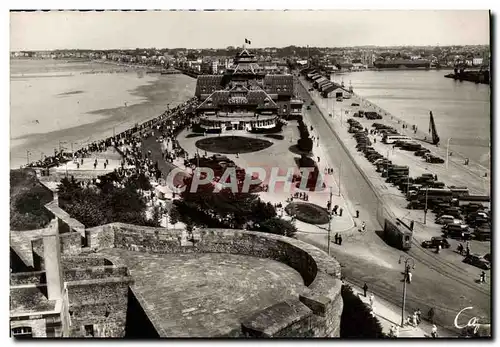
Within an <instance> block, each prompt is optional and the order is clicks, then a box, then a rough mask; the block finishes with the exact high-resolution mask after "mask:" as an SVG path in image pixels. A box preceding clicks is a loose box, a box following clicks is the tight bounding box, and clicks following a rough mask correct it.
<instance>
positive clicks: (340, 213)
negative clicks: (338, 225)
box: [339, 207, 344, 217]
mask: <svg viewBox="0 0 500 347" xmlns="http://www.w3.org/2000/svg"><path fill="white" fill-rule="evenodd" d="M342 212H344V210H343V209H342V207H341V208H340V209H339V216H340V217H342Z"/></svg>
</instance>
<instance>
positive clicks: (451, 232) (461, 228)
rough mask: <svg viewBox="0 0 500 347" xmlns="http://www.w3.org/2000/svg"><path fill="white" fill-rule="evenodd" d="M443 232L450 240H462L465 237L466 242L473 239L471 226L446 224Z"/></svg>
mask: <svg viewBox="0 0 500 347" xmlns="http://www.w3.org/2000/svg"><path fill="white" fill-rule="evenodd" d="M442 231H443V233H444V234H445V235H446V237H449V238H456V239H462V235H463V239H465V240H471V239H472V233H471V232H470V229H469V226H468V225H465V224H446V225H445V226H444V227H443V228H442Z"/></svg>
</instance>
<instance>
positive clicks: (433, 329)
mask: <svg viewBox="0 0 500 347" xmlns="http://www.w3.org/2000/svg"><path fill="white" fill-rule="evenodd" d="M431 336H432V338H433V339H436V338H437V337H438V329H437V326H436V325H435V324H433V325H432V331H431Z"/></svg>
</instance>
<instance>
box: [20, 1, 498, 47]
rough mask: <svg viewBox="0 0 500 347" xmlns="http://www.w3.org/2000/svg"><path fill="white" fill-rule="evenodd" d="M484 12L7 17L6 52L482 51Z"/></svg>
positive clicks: (33, 14)
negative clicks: (411, 48) (372, 48)
mask: <svg viewBox="0 0 500 347" xmlns="http://www.w3.org/2000/svg"><path fill="white" fill-rule="evenodd" d="M489 31H490V28H489V13H488V11H484V10H482V11H473V10H462V11H460V10H430V11H424V10H415V11H412V10H399V11H387V10H368V11H366V10H365V11H362V10H351V11H349V10H324V11H320V10H313V11H297V10H292V11H240V10H238V11H156V12H153V11H148V12H122V11H120V12H110V11H106V12H69V11H68V12H27V13H16V12H11V13H10V50H11V51H18V50H52V49H97V50H98V49H127V48H138V47H140V48H150V47H156V48H180V47H182V48H225V47H227V46H241V45H242V44H243V43H244V40H245V38H248V39H249V40H251V42H252V45H251V46H250V47H256V48H257V47H285V46H289V45H296V46H306V45H309V46H312V47H315V46H316V47H349V46H362V45H375V46H398V45H407V46H420V45H432V46H434V45H440V46H445V45H483V44H488V43H489V40H490V36H489Z"/></svg>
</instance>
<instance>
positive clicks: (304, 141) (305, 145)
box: [297, 137, 314, 152]
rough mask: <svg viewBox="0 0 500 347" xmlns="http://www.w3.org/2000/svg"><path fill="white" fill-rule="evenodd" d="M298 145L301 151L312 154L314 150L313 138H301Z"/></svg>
mask: <svg viewBox="0 0 500 347" xmlns="http://www.w3.org/2000/svg"><path fill="white" fill-rule="evenodd" d="M297 145H298V147H299V149H300V150H301V151H304V152H311V151H312V149H313V145H314V144H313V141H312V139H311V138H309V137H307V138H300V139H299V140H298V142H297Z"/></svg>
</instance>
